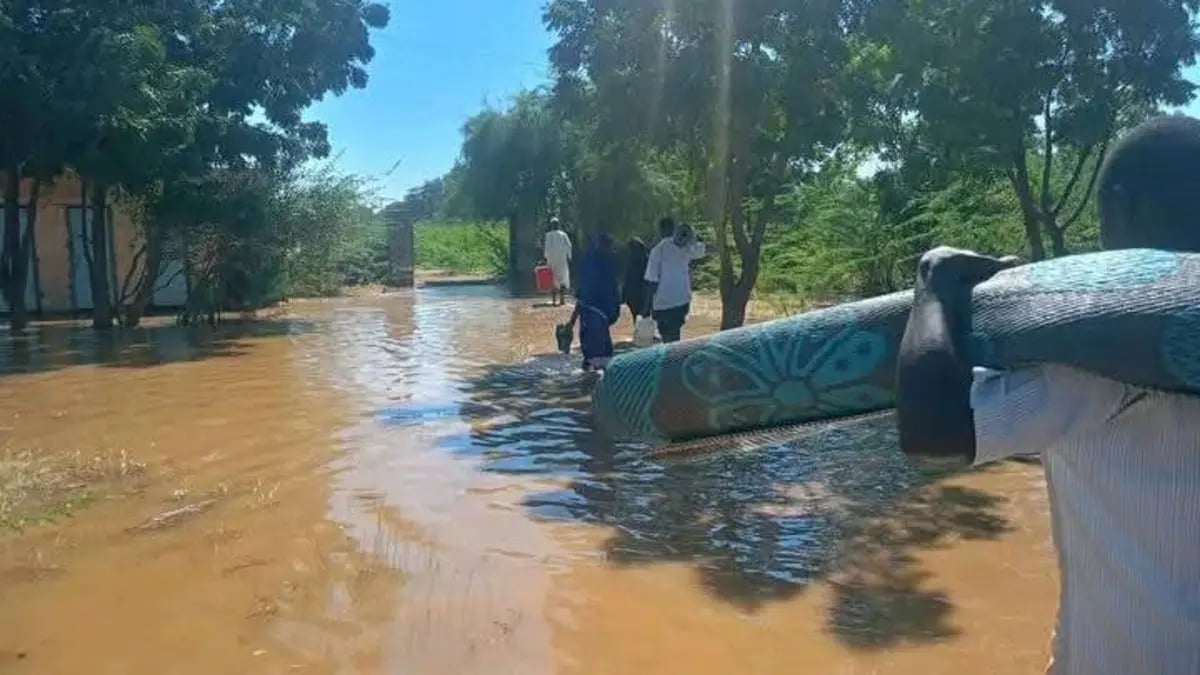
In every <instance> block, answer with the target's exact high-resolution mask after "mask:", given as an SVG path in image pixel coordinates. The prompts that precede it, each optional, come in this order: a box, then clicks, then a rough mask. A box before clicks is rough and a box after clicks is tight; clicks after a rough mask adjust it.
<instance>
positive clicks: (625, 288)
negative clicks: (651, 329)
mask: <svg viewBox="0 0 1200 675" xmlns="http://www.w3.org/2000/svg"><path fill="white" fill-rule="evenodd" d="M625 257H626V260H625V283H624V284H623V285H622V287H621V301H622V302H624V303H625V306H626V307H628V308H629V313H630V314H632V315H633V318H634V320H635V321H636V320H637V318H638V313H639V312H641V311H642V309H643V308H644V307H645V306H646V281H645V276H646V263H647V262H649V260H650V247H648V246H646V242H644V241H642V240H641V239H640V238H639V237H634V238H632V239H630V240H629V243H628V244H627V245H626V254H625Z"/></svg>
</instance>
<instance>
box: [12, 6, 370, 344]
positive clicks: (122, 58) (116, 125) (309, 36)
mask: <svg viewBox="0 0 1200 675" xmlns="http://www.w3.org/2000/svg"><path fill="white" fill-rule="evenodd" d="M387 22H388V11H387V9H386V8H384V7H383V6H381V5H377V4H374V3H370V2H366V1H364V0H315V1H314V0H276V1H273V2H211V1H210V0H174V1H172V2H151V1H147V0H138V1H133V2H130V1H128V0H53V1H50V0H7V1H5V2H0V90H3V91H5V93H6V99H5V101H6V103H5V105H4V106H0V128H3V129H4V130H5V133H4V134H3V135H2V136H3V138H0V171H2V172H5V173H6V174H8V175H9V176H12V175H14V174H16V175H18V177H19V176H20V175H25V176H31V177H34V178H43V179H46V178H50V177H53V176H54V175H56V174H57V173H58V172H59V171H60V170H61V169H63V168H64V167H71V168H74V169H75V170H77V171H78V172H79V173H80V174H81V175H82V176H83V178H84V179H85V180H86V181H87V182H88V184H89V186H90V192H91V195H90V197H91V201H92V204H93V206H94V207H95V208H96V212H97V213H99V214H103V213H105V212H106V211H107V209H106V208H105V207H106V206H107V202H108V199H109V198H110V196H111V195H113V194H121V195H123V196H124V197H127V198H130V199H133V200H137V201H141V202H144V207H145V208H143V209H141V210H142V211H143V212H144V213H147V214H151V213H152V214H154V216H155V217H154V218H153V219H147V220H146V222H144V223H143V231H144V234H145V237H146V239H147V242H146V249H145V251H146V256H145V260H146V261H147V263H149V264H146V265H144V266H143V269H144V271H145V274H146V276H147V278H149V279H153V278H155V276H156V274H157V273H158V271H159V269H157V268H156V266H155V265H154V264H153V263H155V262H156V261H158V260H159V259H160V258H161V256H159V255H158V253H159V252H160V250H161V247H162V246H163V240H166V239H170V238H180V237H181V232H182V230H183V229H184V228H185V227H186V226H188V225H194V224H196V223H197V219H196V217H195V216H194V215H193V214H192V213H191V212H189V211H188V210H186V209H184V208H179V207H176V206H174V205H175V204H176V202H175V201H174V199H175V198H176V197H181V196H183V197H184V199H181V200H180V201H181V202H187V203H193V204H194V203H195V201H196V200H194V199H187V198H186V196H187V193H188V192H189V191H191V190H193V189H194V188H195V187H196V186H200V185H206V186H209V187H213V186H221V187H222V188H223V189H222V190H221V191H220V193H219V194H221V195H223V196H224V197H228V200H226V199H217V200H215V201H214V203H215V204H218V205H220V204H237V203H241V202H242V201H243V200H242V199H241V197H242V196H244V195H241V196H239V195H238V192H239V190H240V188H236V187H234V186H231V185H228V178H229V177H230V176H244V175H246V173H245V172H256V180H255V181H254V185H258V183H259V181H258V179H259V178H262V177H263V176H270V178H269V179H264V180H280V179H279V174H286V173H287V172H288V171H289V170H291V169H293V168H295V167H296V166H299V165H300V164H301V163H302V162H303V161H304V160H306V159H308V158H310V157H313V156H324V155H325V154H327V153H328V150H329V146H328V142H327V140H326V133H325V128H324V126H323V125H321V124H319V123H313V122H305V121H303V119H302V113H303V111H304V110H305V108H307V107H308V106H309V105H311V104H312V103H314V102H316V101H317V100H320V99H321V98H322V97H324V96H325V95H327V94H330V93H333V94H340V93H342V92H343V91H345V90H346V89H347V88H350V87H356V88H361V87H363V86H365V85H366V81H367V76H366V71H365V67H366V64H367V63H368V62H369V61H370V60H371V59H372V57H373V56H374V51H373V50H372V48H371V46H370V43H369V31H370V29H372V28H380V27H383V26H384V25H386V24H387ZM258 116H261V117H260V119H264V120H265V121H260V119H256V117H258ZM284 182H285V183H286V180H285V181H284ZM13 186H19V182H18V181H15V180H9V181H6V182H5V184H4V192H5V193H6V194H4V200H5V202H6V203H7V204H13V205H15V203H16V195H15V194H11V193H12V192H13V190H14V189H15V188H14V187H13ZM263 192H264V193H270V190H264V191H263ZM13 208H15V206H14V207H13ZM204 210H205V211H206V212H208V213H209V214H210V215H211V217H210V218H209V219H208V220H207V222H203V223H202V225H201V226H200V227H201V231H199V232H197V233H196V239H199V240H202V241H204V242H206V244H213V245H214V246H215V248H214V249H213V250H219V251H223V252H228V249H229V245H231V242H229V241H228V238H229V237H230V236H231V234H232V233H233V232H235V231H237V227H235V225H237V226H239V227H240V226H243V225H246V224H247V223H251V222H256V220H255V219H253V218H251V219H247V218H246V214H244V213H225V214H212V209H210V208H206V209H204ZM14 213H15V211H14ZM9 220H10V221H11V222H6V230H9V229H15V227H16V218H15V215H14V216H13V218H11V219H9ZM214 223H223V224H224V225H227V226H229V227H228V228H227V229H225V230H223V231H220V233H219V236H217V235H214V232H216V231H217V230H215V229H214V228H215V227H216V225H214ZM104 232H105V225H104V222H103V219H102V218H96V219H95V222H93V227H92V233H91V235H92V240H93V242H94V243H95V248H96V251H97V252H98V253H102V252H103V250H104V240H103V236H104ZM189 234H190V233H189ZM5 239H6V241H7V240H9V239H11V237H10V236H9V235H8V234H7V232H6V237H5ZM190 239H191V237H189V240H190ZM267 239H268V240H270V238H269V237H268V238H267ZM217 240H220V243H219V245H218V244H215V243H214V242H216V241H217ZM273 241H276V243H278V242H277V240H273ZM258 244H261V242H260V241H257V240H255V243H247V246H245V247H241V248H240V249H238V250H239V253H238V256H241V255H244V254H246V253H247V251H251V250H253V249H254V248H255V246H256V245H258ZM12 248H13V247H11V246H10V247H9V249H10V251H11V249H12ZM210 253H212V251H211V250H206V251H202V252H200V253H198V254H197V255H199V256H201V257H205V256H208V255H209V254H210ZM238 256H234V258H233V259H240V258H238ZM219 257H222V259H225V257H224V256H219ZM252 258H253V256H252ZM91 260H92V263H91V265H92V274H91V278H92V287H93V288H92V296H93V297H94V298H96V299H97V306H96V311H95V313H94V323H95V325H96V326H97V327H107V326H108V325H110V324H111V318H110V315H111V310H112V307H111V306H110V303H109V302H107V301H102V299H108V298H110V297H112V296H111V294H110V289H109V288H108V274H107V273H106V270H105V267H104V266H105V264H106V262H105V261H106V260H107V256H105V255H94V256H92V258H91ZM246 264H249V263H246ZM280 264H281V265H282V263H280ZM0 267H3V268H4V269H2V270H0V276H2V277H5V278H3V279H0V281H5V282H7V277H9V276H13V275H12V274H11V272H13V270H12V269H10V268H11V265H7V264H5V265H0ZM267 267H270V265H267ZM226 272H227V274H222V275H220V276H221V278H223V279H226V280H228V279H229V278H232V277H231V276H230V275H232V274H233V270H226ZM17 276H19V278H20V279H22V281H21V282H20V283H23V279H24V275H17ZM14 278H15V277H14ZM209 281H211V280H206V281H204V282H203V283H197V284H193V287H195V288H198V289H200V290H201V292H203V293H207V294H209V295H214V293H213V289H212V288H211V287H210V283H209ZM4 285H5V292H6V293H9V294H11V293H12V292H13V291H14V290H16V289H14V288H10V287H9V286H10V285H11V284H8V283H5V284H4ZM150 286H151V284H150V283H149V282H147V281H146V279H142V280H140V281H139V282H138V283H136V284H133V285H132V287H133V288H134V292H133V294H132V296H133V297H132V299H131V300H130V302H129V306H128V307H126V308H125V309H126V313H127V315H128V316H130V317H131V318H133V320H136V316H137V315H138V314H139V313H140V310H141V308H142V307H144V305H145V303H146V302H148V296H149V293H150ZM262 292H263V293H268V291H267V290H265V289H263V290H262ZM215 295H221V293H216V294H215ZM215 295H214V297H215Z"/></svg>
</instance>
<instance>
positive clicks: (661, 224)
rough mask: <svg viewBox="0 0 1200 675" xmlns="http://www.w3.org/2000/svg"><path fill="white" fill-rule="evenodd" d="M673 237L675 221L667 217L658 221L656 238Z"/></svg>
mask: <svg viewBox="0 0 1200 675" xmlns="http://www.w3.org/2000/svg"><path fill="white" fill-rule="evenodd" d="M674 235H675V219H674V218H672V217H671V216H667V217H665V218H662V219H661V220H659V221H658V236H660V237H672V236H674Z"/></svg>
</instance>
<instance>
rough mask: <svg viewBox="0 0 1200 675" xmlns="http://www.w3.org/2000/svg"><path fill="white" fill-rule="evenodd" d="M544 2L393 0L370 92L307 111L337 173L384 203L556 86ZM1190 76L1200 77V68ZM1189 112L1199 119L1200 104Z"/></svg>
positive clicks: (378, 39)
mask: <svg viewBox="0 0 1200 675" xmlns="http://www.w3.org/2000/svg"><path fill="white" fill-rule="evenodd" d="M544 1H545V0H437V1H436V2H431V1H429V0H392V2H391V3H390V5H391V10H392V20H391V23H390V24H389V25H388V27H387V28H386V29H385V30H383V31H378V32H376V33H374V34H373V36H372V40H371V42H372V44H373V45H374V46H375V51H376V55H375V60H374V61H373V62H372V63H371V65H370V76H371V79H370V82H369V83H368V85H367V88H366V89H363V90H357V91H353V90H352V91H349V92H347V93H346V94H344V95H343V96H341V97H338V98H329V99H327V100H325V101H322V102H321V103H319V104H317V105H316V106H314V107H313V108H312V110H311V111H310V112H309V115H308V116H309V118H310V119H317V120H321V121H323V122H325V123H326V124H328V125H329V136H330V142H331V143H332V145H333V150H334V153H335V156H336V161H337V165H338V167H339V168H341V169H342V170H343V171H348V172H352V173H356V174H359V175H361V176H364V177H368V178H371V179H373V180H374V181H375V183H376V187H377V190H378V192H379V197H380V198H381V199H383V200H387V201H390V200H391V199H399V198H400V197H403V196H404V192H405V190H407V189H408V188H410V187H414V186H416V185H419V184H420V183H422V182H423V181H426V180H429V179H431V178H436V177H437V176H440V175H442V174H443V173H445V172H446V171H447V170H448V169H449V168H450V167H451V166H453V164H454V160H455V159H456V158H457V157H458V150H459V145H460V143H461V140H462V139H461V136H460V135H459V130H460V129H461V128H462V124H463V122H465V121H466V119H467V118H468V117H470V116H471V115H473V114H475V113H476V112H478V111H479V110H480V109H482V108H483V107H484V106H485V105H487V104H492V105H497V106H499V105H503V104H505V103H506V102H507V100H508V99H509V98H510V97H511V96H512V95H513V94H515V93H517V92H518V91H520V90H521V89H523V88H525V87H533V86H537V85H539V84H544V83H546V82H547V81H548V80H549V75H550V73H549V69H548V63H547V58H546V50H547V49H548V48H549V47H550V44H551V42H552V40H551V36H550V35H549V34H548V33H547V32H546V30H545V28H544V27H543V25H542V5H543V4H544ZM1189 75H1190V77H1191V79H1192V80H1193V81H1200V68H1193V69H1191V71H1189ZM1186 110H1187V112H1189V113H1191V114H1193V115H1197V116H1200V101H1194V102H1193V103H1192V104H1191V105H1190V106H1188V107H1187V109H1186Z"/></svg>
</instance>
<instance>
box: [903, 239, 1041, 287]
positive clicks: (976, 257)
mask: <svg viewBox="0 0 1200 675" xmlns="http://www.w3.org/2000/svg"><path fill="white" fill-rule="evenodd" d="M1020 262H1021V260H1020V258H1017V257H1016V256H1004V257H1001V258H996V257H993V256H988V255H983V254H981V253H976V252H974V251H968V250H966V249H958V248H951V247H949V246H939V247H937V248H935V249H932V250H930V251H928V252H927V253H925V255H923V256H921V260H920V262H919V263H918V264H917V286H918V287H927V288H931V289H935V290H939V291H949V290H965V289H970V288H971V287H973V286H975V285H976V284H979V283H981V282H983V281H987V280H988V279H990V278H991V277H992V276H993V275H995V274H996V273H997V272H999V271H1001V270H1004V269H1008V268H1010V267H1015V266H1016V265H1018V264H1020Z"/></svg>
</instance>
